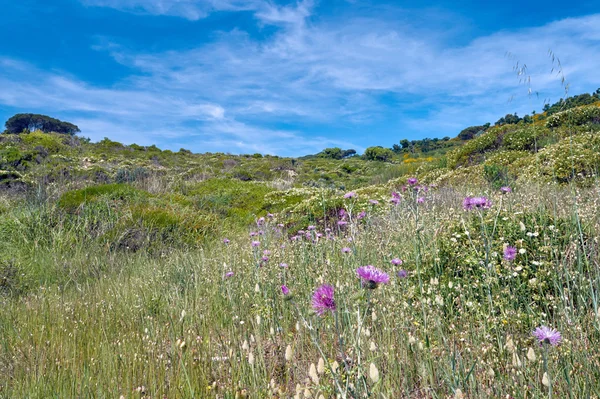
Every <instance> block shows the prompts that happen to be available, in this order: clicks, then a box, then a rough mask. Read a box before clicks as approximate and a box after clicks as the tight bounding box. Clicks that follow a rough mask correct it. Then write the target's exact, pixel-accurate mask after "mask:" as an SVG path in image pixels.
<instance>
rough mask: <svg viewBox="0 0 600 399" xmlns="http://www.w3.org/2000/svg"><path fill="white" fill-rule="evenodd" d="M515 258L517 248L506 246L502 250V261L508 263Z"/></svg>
mask: <svg viewBox="0 0 600 399" xmlns="http://www.w3.org/2000/svg"><path fill="white" fill-rule="evenodd" d="M516 257H517V248H515V247H511V246H508V247H506V248H504V259H506V260H508V261H512V260H515V258H516Z"/></svg>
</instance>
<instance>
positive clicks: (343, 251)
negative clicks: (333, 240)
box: [342, 247, 352, 254]
mask: <svg viewBox="0 0 600 399" xmlns="http://www.w3.org/2000/svg"><path fill="white" fill-rule="evenodd" d="M350 252H352V250H351V249H350V248H348V247H344V248H342V253H343V254H347V253H350Z"/></svg>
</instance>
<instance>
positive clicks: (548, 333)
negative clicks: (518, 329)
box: [533, 326, 562, 346]
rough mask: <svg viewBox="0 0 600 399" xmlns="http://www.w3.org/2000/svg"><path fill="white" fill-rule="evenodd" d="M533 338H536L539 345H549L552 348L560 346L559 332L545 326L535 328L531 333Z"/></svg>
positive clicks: (560, 337)
mask: <svg viewBox="0 0 600 399" xmlns="http://www.w3.org/2000/svg"><path fill="white" fill-rule="evenodd" d="M533 336H534V337H535V338H537V340H538V341H539V342H540V345H542V344H550V345H552V346H556V345H558V344H560V341H562V336H561V335H560V332H558V331H557V330H555V329H553V328H550V327H547V326H540V327H538V328H536V329H535V331H533Z"/></svg>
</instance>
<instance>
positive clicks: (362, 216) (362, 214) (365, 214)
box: [356, 211, 367, 219]
mask: <svg viewBox="0 0 600 399" xmlns="http://www.w3.org/2000/svg"><path fill="white" fill-rule="evenodd" d="M365 216H367V212H365V211H361V212H360V213H359V214H358V216H356V218H357V219H364V218H365Z"/></svg>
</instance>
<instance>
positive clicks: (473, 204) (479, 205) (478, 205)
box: [463, 197, 492, 211]
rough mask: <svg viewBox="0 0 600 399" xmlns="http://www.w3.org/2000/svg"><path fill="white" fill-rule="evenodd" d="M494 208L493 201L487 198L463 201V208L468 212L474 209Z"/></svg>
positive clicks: (469, 198)
mask: <svg viewBox="0 0 600 399" xmlns="http://www.w3.org/2000/svg"><path fill="white" fill-rule="evenodd" d="M491 206H492V203H491V201H490V200H489V199H488V198H487V197H466V198H465V199H464V200H463V208H465V210H466V211H470V210H473V209H489V208H490V207H491Z"/></svg>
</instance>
